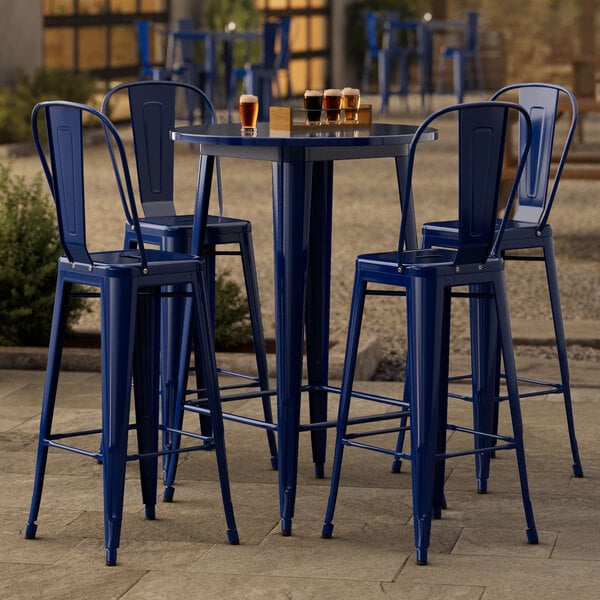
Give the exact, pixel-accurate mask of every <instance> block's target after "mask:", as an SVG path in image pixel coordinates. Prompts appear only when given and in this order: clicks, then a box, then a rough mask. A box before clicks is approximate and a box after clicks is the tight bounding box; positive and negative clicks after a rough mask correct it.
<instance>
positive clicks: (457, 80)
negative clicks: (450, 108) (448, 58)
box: [452, 49, 465, 103]
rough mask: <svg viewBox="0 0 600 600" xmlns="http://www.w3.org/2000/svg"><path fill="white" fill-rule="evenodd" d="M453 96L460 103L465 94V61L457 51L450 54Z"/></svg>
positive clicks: (459, 51)
mask: <svg viewBox="0 0 600 600" xmlns="http://www.w3.org/2000/svg"><path fill="white" fill-rule="evenodd" d="M452 63H453V81H454V94H455V96H456V101H457V102H459V103H460V102H462V101H463V97H464V94H465V73H464V71H465V59H464V57H463V53H462V51H461V50H459V49H455V50H454V51H453V53H452Z"/></svg>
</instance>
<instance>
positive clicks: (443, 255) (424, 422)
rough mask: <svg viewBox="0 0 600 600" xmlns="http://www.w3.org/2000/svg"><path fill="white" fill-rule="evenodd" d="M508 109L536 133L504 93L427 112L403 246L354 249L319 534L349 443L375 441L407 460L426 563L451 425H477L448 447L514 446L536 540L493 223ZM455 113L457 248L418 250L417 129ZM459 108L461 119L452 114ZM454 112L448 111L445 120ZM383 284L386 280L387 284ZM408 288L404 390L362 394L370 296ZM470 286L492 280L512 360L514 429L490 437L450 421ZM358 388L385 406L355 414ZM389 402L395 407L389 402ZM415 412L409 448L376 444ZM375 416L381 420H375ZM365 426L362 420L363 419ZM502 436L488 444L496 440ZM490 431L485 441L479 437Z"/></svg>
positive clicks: (371, 445)
mask: <svg viewBox="0 0 600 600" xmlns="http://www.w3.org/2000/svg"><path fill="white" fill-rule="evenodd" d="M511 112H517V113H518V114H520V115H522V119H523V121H524V122H525V123H526V124H528V127H527V128H524V129H526V132H524V136H525V137H526V138H527V139H528V142H530V141H531V121H530V119H529V115H528V114H527V112H526V111H525V110H524V109H522V108H521V107H520V106H518V105H516V104H513V103H505V102H502V103H501V102H477V103H469V104H459V105H454V106H450V107H446V108H443V109H441V110H439V111H437V112H435V113H433V114H432V115H430V116H429V117H428V118H427V119H425V120H424V121H423V123H422V124H421V125H420V126H419V128H418V130H417V132H416V133H415V136H414V138H413V141H412V143H411V145H410V148H409V153H408V162H407V180H406V185H405V187H404V189H403V191H402V192H403V193H402V199H403V204H404V205H403V211H402V220H401V225H400V234H399V240H398V249H397V250H396V251H392V252H381V253H376V254H365V255H361V256H359V257H358V258H357V261H356V270H355V279H354V288H353V294H352V301H351V309H350V321H349V329H348V339H347V345H346V355H345V359H344V371H343V374H342V385H341V395H340V405H339V412H338V421H337V435H336V443H335V453H334V462H333V470H332V476H331V491H330V496H329V502H328V505H327V510H326V515H325V521H324V525H323V530H322V536H323V537H330V536H331V535H332V532H333V522H332V520H333V515H334V510H335V505H336V500H337V495H338V488H339V483H340V475H341V465H342V457H343V451H344V448H345V447H346V446H351V447H357V448H362V449H367V450H374V451H377V452H381V453H385V454H388V455H391V456H393V457H394V458H396V459H398V458H407V459H410V460H411V463H412V468H411V473H412V494H413V521H414V534H415V548H416V559H417V563H418V564H426V562H427V549H428V546H429V540H430V533H431V519H432V515H435V516H439V515H440V514H441V509H442V508H443V505H444V503H445V499H444V498H443V480H444V460H445V458H446V457H447V454H446V430H447V429H448V430H452V431H457V432H461V433H467V434H471V435H473V436H474V437H475V439H476V440H477V443H476V448H475V449H473V448H472V447H471V448H470V449H467V450H464V451H456V452H452V453H451V455H452V456H456V455H458V456H460V455H465V454H475V453H482V452H484V453H485V452H491V451H492V448H495V449H496V450H500V449H507V450H509V449H511V450H515V452H516V458H517V466H518V472H519V478H520V483H521V492H522V499H523V507H524V512H525V518H526V522H527V538H528V541H529V542H530V543H537V540H538V538H537V532H536V527H535V522H534V516H533V509H532V505H531V500H530V496H529V488H528V482H527V471H526V465H525V451H524V446H523V428H522V418H521V411H520V404H519V395H518V388H517V377H516V371H515V365H514V356H513V348H512V339H511V331H510V322H509V315H508V305H507V299H506V289H505V283H504V262H503V260H502V258H501V257H500V256H499V247H500V246H499V244H500V241H501V239H502V234H503V230H504V226H503V225H502V226H501V227H499V228H497V227H496V218H497V212H498V207H499V193H500V182H501V174H502V168H503V154H504V148H505V142H506V135H507V128H508V118H509V114H510V113H511ZM446 115H448V116H449V117H454V119H453V120H452V123H454V124H455V125H456V127H457V128H458V136H457V137H458V155H459V172H458V190H457V213H458V219H459V222H460V230H459V232H460V233H459V242H458V244H457V247H456V249H437V248H436V249H417V248H416V247H415V246H414V243H413V242H412V241H411V240H410V235H408V230H409V228H410V223H409V221H411V222H412V220H413V218H414V210H413V198H412V192H413V184H412V179H413V170H414V164H415V157H416V150H417V148H418V147H422V146H425V145H423V144H421V145H419V141H420V137H421V135H422V134H423V132H424V131H425V130H426V128H428V127H430V126H432V125H434V124H435V125H437V122H438V120H440V119H442V118H443V117H444V116H446ZM456 117H457V118H456ZM446 121H448V119H446ZM525 157H526V152H525V153H524V154H523V156H522V157H521V159H520V161H519V166H518V168H517V171H516V176H515V179H514V181H513V184H512V188H511V191H510V195H509V197H508V198H509V199H508V203H507V207H506V211H505V218H504V220H503V221H502V223H503V224H504V223H505V222H506V217H507V215H508V214H509V212H510V209H511V205H512V199H513V197H514V195H515V193H516V187H517V182H518V179H519V177H520V175H521V172H522V169H523V166H524V158H525ZM381 285H384V286H386V288H385V289H382V288H381ZM388 286H392V287H393V288H397V289H398V292H397V293H398V295H399V296H406V306H407V315H406V319H407V329H408V357H407V370H406V384H405V390H404V397H403V398H402V399H400V398H396V399H395V398H389V397H387V398H385V397H381V396H374V395H372V394H359V393H357V392H356V391H355V390H354V384H353V379H354V370H355V366H356V358H357V351H358V342H359V337H360V329H361V322H362V317H363V312H364V304H365V299H366V296H368V295H377V294H386V295H389V294H393V293H394V290H393V289H390V288H389V287H388ZM465 286H470V287H471V288H473V287H477V288H486V289H487V291H488V298H487V299H486V300H484V301H485V302H489V303H491V304H492V305H493V310H494V311H495V312H496V314H497V319H498V323H499V330H500V336H499V339H500V341H501V347H502V354H503V357H504V362H505V365H506V373H507V383H508V391H509V393H508V396H509V405H510V411H511V418H512V429H513V432H512V435H497V436H492V435H489V434H488V433H487V432H479V431H476V430H473V429H468V428H466V427H461V426H457V425H453V424H450V423H447V416H448V415H447V402H448V396H447V387H448V363H449V339H450V315H451V313H450V308H451V296H452V294H453V293H454V291H453V290H454V288H456V287H460V288H464V287H465ZM354 395H358V396H359V397H360V398H361V399H362V400H364V401H365V402H369V401H374V403H375V405H377V406H381V405H382V404H383V405H384V409H380V410H379V412H377V413H375V414H371V415H367V414H366V408H365V407H364V406H363V407H361V411H360V415H359V416H356V417H351V416H350V415H351V413H350V403H351V399H352V397H353V396H354ZM386 406H392V407H393V408H392V409H389V408H387V409H386V408H385V407H386ZM409 415H410V416H409ZM407 416H409V422H410V426H409V429H410V453H403V452H402V450H401V449H399V448H397V447H394V448H391V447H389V446H386V445H385V442H380V443H379V444H378V443H377V440H376V439H375V438H376V436H377V435H383V434H390V433H394V432H398V431H399V427H397V426H394V427H391V428H389V427H387V426H384V425H385V421H388V420H394V421H398V420H400V428H405V426H404V423H405V422H406V418H407ZM374 423H381V424H382V425H381V426H376V425H374ZM363 426H365V427H363ZM492 439H493V440H495V441H497V442H498V443H497V444H496V445H494V446H492V445H491V440H492ZM482 440H487V444H484V443H482Z"/></svg>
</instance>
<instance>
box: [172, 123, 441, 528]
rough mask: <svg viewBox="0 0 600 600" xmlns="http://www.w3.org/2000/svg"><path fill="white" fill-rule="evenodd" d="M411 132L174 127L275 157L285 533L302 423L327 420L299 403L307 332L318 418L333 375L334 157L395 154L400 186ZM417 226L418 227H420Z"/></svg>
mask: <svg viewBox="0 0 600 600" xmlns="http://www.w3.org/2000/svg"><path fill="white" fill-rule="evenodd" d="M415 131H416V127H415V126H411V125H396V124H384V123H375V124H373V125H372V126H371V127H370V128H365V129H362V128H361V129H358V130H350V131H345V130H344V131H337V132H335V131H324V132H323V135H320V136H318V137H317V136H313V135H311V134H310V133H306V132H302V133H296V132H293V133H291V134H290V133H287V132H281V131H279V132H276V131H270V129H269V125H268V124H267V123H259V124H258V132H257V135H256V136H254V137H250V136H242V135H241V133H240V128H239V125H235V124H218V125H207V126H193V127H188V126H184V127H177V128H176V129H175V130H174V131H173V132H172V137H173V139H174V140H177V141H183V142H187V143H197V144H200V152H201V153H202V155H203V156H207V157H210V156H232V157H236V158H247V159H252V160H266V161H270V162H272V164H273V237H274V268H275V309H276V310H275V331H276V343H277V357H276V360H277V373H276V377H277V414H278V423H277V432H278V436H279V495H280V513H281V526H282V531H283V532H284V533H287V534H289V533H291V527H292V519H293V515H294V505H295V497H296V482H297V464H298V440H299V432H300V431H303V430H308V429H310V430H311V431H312V430H313V429H315V428H317V429H318V428H322V427H325V426H326V425H325V424H323V423H322V422H318V423H314V422H313V423H310V424H308V425H304V424H301V423H300V402H301V395H302V391H303V389H304V388H303V385H302V353H303V348H304V335H303V334H305V335H306V349H307V361H308V364H309V365H312V366H310V374H311V375H310V379H309V382H308V390H309V391H310V392H314V393H311V400H310V401H311V412H312V414H313V418H321V416H320V415H324V414H326V408H327V394H326V393H325V392H326V390H327V389H329V388H328V381H327V380H326V379H323V380H318V379H317V378H318V377H324V378H326V377H327V367H328V366H327V364H326V361H327V356H328V348H329V269H330V260H331V256H330V253H331V250H330V248H331V210H332V209H331V207H332V202H333V198H332V185H331V177H332V174H333V161H335V160H345V159H365V158H382V157H387V158H393V159H395V161H396V168H397V176H398V181H399V184H400V189H402V188H403V186H404V176H405V167H406V160H405V159H406V154H407V152H408V145H409V144H410V142H411V140H412V138H413V135H414V133H415ZM436 138H437V130H435V129H427V130H425V131H423V132H422V136H421V141H431V140H435V139H436ZM198 199H199V200H201V199H202V197H201V195H198ZM196 211H197V214H201V213H202V211H203V207H202V206H201V205H198V204H197V206H196ZM315 211H318V212H316V213H315ZM409 213H411V211H410V208H409ZM411 214H412V213H411ZM313 217H314V218H313ZM411 231H412V233H413V234H414V231H415V229H414V226H413V227H412V230H411ZM309 287H310V290H311V291H310V292H308V291H307V290H308V288H309ZM324 443H325V438H324V436H323V435H319V436H316V437H313V451H314V454H313V461H314V463H315V472H316V475H317V476H321V475H322V473H323V465H322V455H321V448H323V446H324Z"/></svg>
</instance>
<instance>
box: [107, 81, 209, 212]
mask: <svg viewBox="0 0 600 600" xmlns="http://www.w3.org/2000/svg"><path fill="white" fill-rule="evenodd" d="M178 92H179V93H178ZM125 95H127V97H128V101H129V115H130V119H131V129H132V132H133V144H134V150H135V152H134V154H135V163H136V167H137V176H138V185H139V193H140V201H141V203H142V208H143V211H144V216H145V217H147V218H152V217H169V216H174V215H175V214H176V211H175V203H174V199H173V192H174V171H175V168H174V167H175V145H174V143H173V141H172V140H171V135H170V132H171V130H172V129H173V128H174V127H175V126H176V125H177V109H178V99H179V101H180V103H181V102H182V101H183V99H184V100H185V102H184V104H185V105H186V109H187V110H188V113H190V114H189V115H188V120H189V121H190V122H191V121H195V122H207V123H215V122H216V115H215V110H214V108H213V105H212V103H211V102H210V100H209V98H208V96H207V95H206V94H205V93H204V92H203V91H202V90H200V89H198V88H197V87H195V86H192V85H190V84H187V83H183V82H179V81H135V82H129V83H123V84H121V85H118V86H116V87H114V88H112V89H110V90H109V91H108V92H107V93H106V95H105V96H104V99H103V101H102V107H101V111H102V112H103V113H104V114H107V113H108V111H109V108H110V106H111V105H112V102H116V99H117V97H118V96H119V97H122V96H125ZM183 97H185V98H183ZM217 168H218V165H217ZM217 178H218V181H217V183H218V193H219V204H220V205H221V186H220V176H219V172H217Z"/></svg>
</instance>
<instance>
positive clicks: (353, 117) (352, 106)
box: [342, 87, 360, 123]
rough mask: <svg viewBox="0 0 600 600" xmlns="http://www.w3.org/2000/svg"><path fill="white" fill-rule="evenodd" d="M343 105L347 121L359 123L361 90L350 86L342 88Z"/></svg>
mask: <svg viewBox="0 0 600 600" xmlns="http://www.w3.org/2000/svg"><path fill="white" fill-rule="evenodd" d="M342 106H343V108H344V115H345V122H346V123H358V109H359V107H360V90H357V89H356V88H349V87H346V88H344V89H343V90H342Z"/></svg>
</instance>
